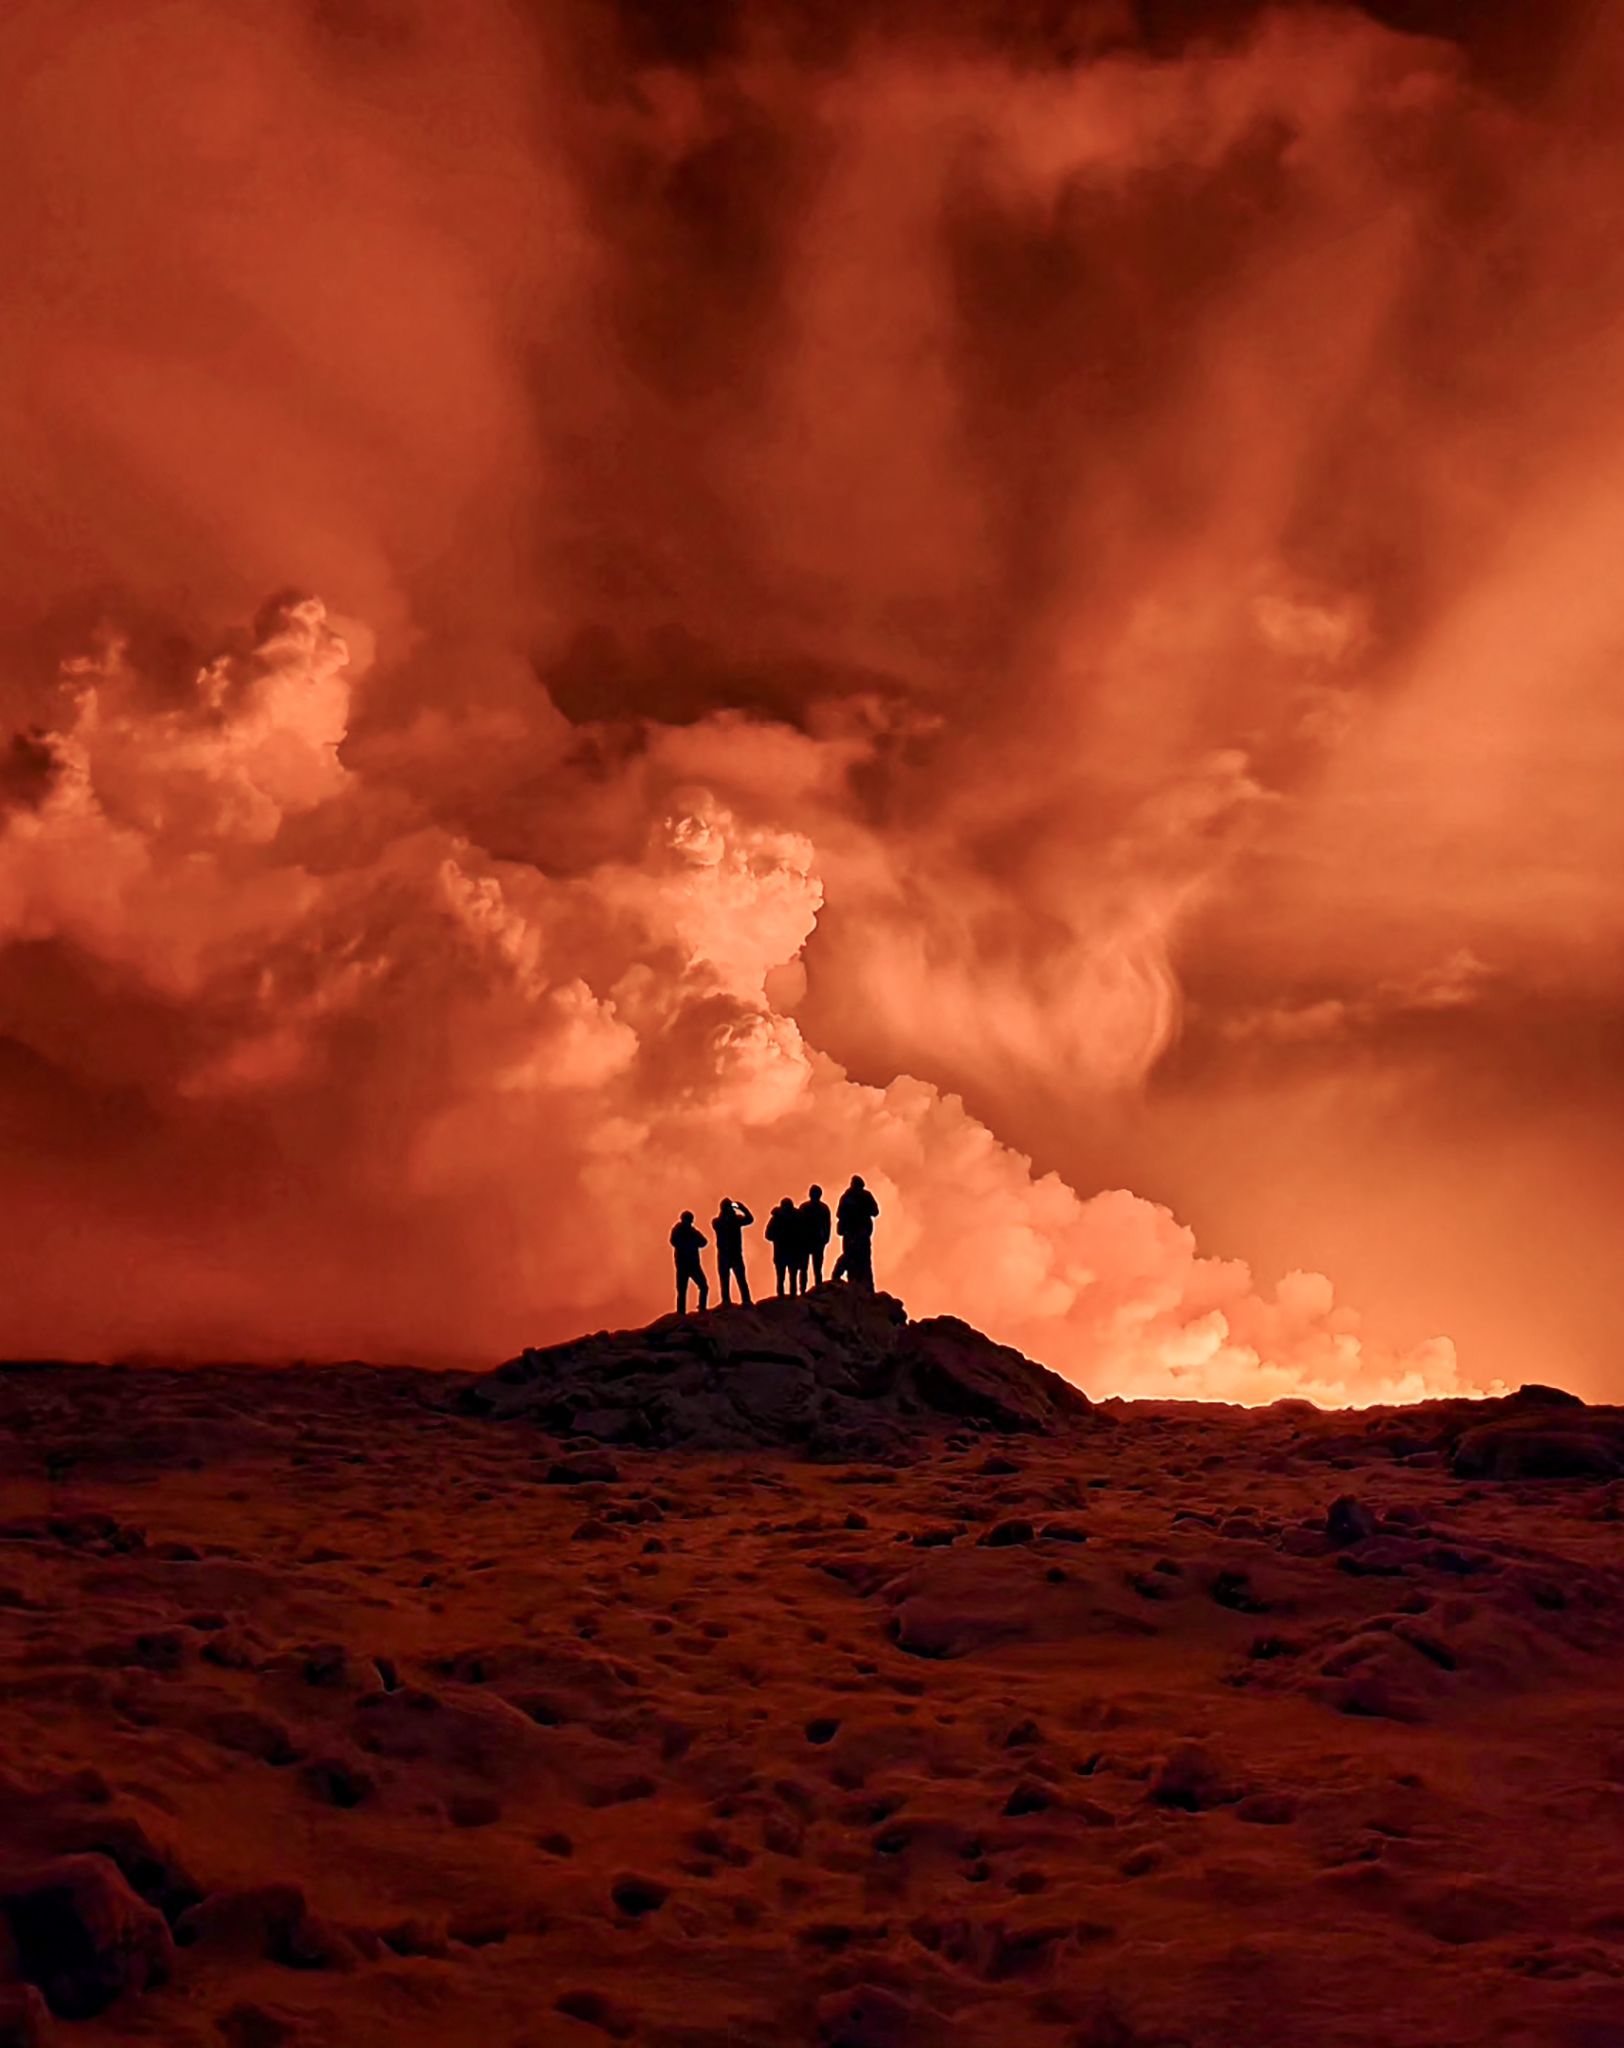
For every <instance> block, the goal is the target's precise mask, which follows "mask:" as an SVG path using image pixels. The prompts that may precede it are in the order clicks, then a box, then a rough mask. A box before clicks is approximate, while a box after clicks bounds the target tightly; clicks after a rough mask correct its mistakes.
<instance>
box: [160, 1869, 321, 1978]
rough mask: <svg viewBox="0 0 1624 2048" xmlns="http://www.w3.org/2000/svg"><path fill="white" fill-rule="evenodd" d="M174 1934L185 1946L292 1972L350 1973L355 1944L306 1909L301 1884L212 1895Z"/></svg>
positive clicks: (193, 1909) (181, 1921) (197, 1906)
mask: <svg viewBox="0 0 1624 2048" xmlns="http://www.w3.org/2000/svg"><path fill="white" fill-rule="evenodd" d="M175 1934H176V1937H177V1938H178V1940H179V1941H180V1942H181V1944H182V1946H183V1947H188V1948H189V1947H194V1946H203V1947H208V1948H211V1949H215V1950H217V1951H219V1952H220V1953H221V1954H224V1955H235V1956H241V1957H264V1958H265V1959H266V1960H268V1961H270V1962H273V1963H280V1964H282V1966H283V1967H284V1968H285V1969H289V1970H348V1969H353V1968H354V1966H355V1960H356V1954H355V1948H354V1945H353V1944H352V1943H351V1942H350V1941H349V1940H348V1939H347V1938H346V1937H345V1936H344V1935H343V1934H341V1933H340V1932H339V1931H338V1929H337V1928H335V1927H333V1926H331V1925H330V1924H329V1923H328V1922H327V1921H326V1920H324V1919H322V1918H321V1916H320V1915H319V1914H316V1913H312V1912H311V1911H310V1909H309V1907H308V1906H307V1905H306V1904H305V1896H304V1893H303V1892H302V1891H301V1890H300V1889H299V1887H298V1886H297V1885H292V1884H267V1885H257V1886H254V1887H252V1888H250V1889H248V1890H244V1891H219V1892H211V1893H210V1894H209V1896H208V1897H207V1898H206V1899H204V1900H203V1901H202V1902H201V1903H200V1904H198V1905H196V1906H194V1907H193V1908H192V1909H191V1911H190V1912H188V1913H184V1914H182V1916H181V1918H180V1920H179V1922H178V1923H177V1925H176V1928H175Z"/></svg>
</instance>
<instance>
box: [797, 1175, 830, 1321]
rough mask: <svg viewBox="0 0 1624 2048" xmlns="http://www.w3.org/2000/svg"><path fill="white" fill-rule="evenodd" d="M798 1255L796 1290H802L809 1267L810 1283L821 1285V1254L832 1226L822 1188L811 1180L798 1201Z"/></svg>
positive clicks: (827, 1245)
mask: <svg viewBox="0 0 1624 2048" xmlns="http://www.w3.org/2000/svg"><path fill="white" fill-rule="evenodd" d="M800 1215H801V1257H800V1262H799V1264H798V1265H797V1266H796V1269H795V1278H796V1288H795V1291H796V1293H797V1294H804V1293H805V1292H806V1286H807V1272H808V1268H810V1269H811V1278H812V1284H813V1286H814V1287H821V1286H822V1285H823V1255H824V1253H825V1252H826V1251H827V1250H828V1248H829V1238H830V1234H831V1232H832V1230H833V1227H834V1222H833V1218H832V1217H831V1216H830V1214H829V1204H828V1203H827V1202H826V1201H825V1200H824V1199H823V1190H822V1188H820V1187H818V1186H817V1185H816V1184H814V1185H813V1186H812V1187H809V1188H808V1189H807V1191H806V1200H805V1201H804V1202H803V1203H802V1204H801V1210H800Z"/></svg>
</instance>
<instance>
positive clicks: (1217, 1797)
mask: <svg viewBox="0 0 1624 2048" xmlns="http://www.w3.org/2000/svg"><path fill="white" fill-rule="evenodd" d="M1236 1796H1237V1795H1236V1793H1235V1792H1234V1790H1233V1789H1232V1788H1231V1787H1230V1785H1229V1783H1228V1780H1227V1779H1226V1778H1225V1776H1224V1773H1223V1772H1222V1771H1221V1770H1220V1769H1219V1767H1218V1765H1217V1763H1216V1762H1215V1761H1214V1760H1213V1758H1212V1757H1211V1756H1210V1755H1209V1754H1208V1752H1207V1751H1206V1750H1205V1749H1203V1748H1202V1746H1201V1745H1200V1743H1198V1742H1181V1743H1180V1744H1179V1746H1178V1748H1177V1749H1175V1750H1174V1751H1173V1753H1172V1754H1171V1755H1170V1756H1169V1757H1168V1758H1167V1760H1166V1761H1165V1762H1164V1763H1163V1764H1162V1765H1161V1767H1160V1768H1159V1769H1158V1770H1157V1772H1156V1773H1155V1775H1154V1776H1153V1777H1152V1779H1151V1781H1150V1797H1151V1799H1152V1800H1153V1801H1154V1802H1155V1803H1156V1805H1158V1806H1176V1807H1179V1808H1181V1809H1182V1810H1183V1811H1184V1812H1186V1813H1204V1812H1205V1811H1206V1810H1207V1808H1208V1807H1210V1806H1223V1805H1227V1804H1228V1803H1229V1802H1231V1801H1232V1800H1234V1799H1235V1798H1236Z"/></svg>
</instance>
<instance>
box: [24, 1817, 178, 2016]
mask: <svg viewBox="0 0 1624 2048" xmlns="http://www.w3.org/2000/svg"><path fill="white" fill-rule="evenodd" d="M0 1918H3V1919H4V1921H5V1923H6V1926H7V1929H8V1930H9V1934H10V1946H11V1950H12V1953H13V1956H14V1958H15V1969H16V1973H17V1975H18V1976H19V1977H21V1978H22V1979H23V1980H24V1981H25V1982H26V1983H29V1984H33V1985H36V1986H37V1987H38V1989H39V1990H40V1992H41V1993H42V1994H43V1995H44V1999H45V2003H46V2004H47V2005H48V2006H49V2007H50V2009H51V2011H52V2012H54V2013H56V2014H57V2015H58V2016H59V2017H60V2018H62V2019H68V2020H88V2019H94V2018H95V2016H96V2015H97V2013H99V2012H105V2011H106V2009H107V2007H108V2006H110V2005H111V2004H112V2003H113V2001H114V1999H116V1998H120V1997H122V1996H123V1995H124V1994H125V1993H127V1992H137V1991H144V1990H146V1988H147V1987H148V1985H150V1984H161V1983H162V1982H163V1981H164V1980H165V1979H166V1978H167V1977H168V1975H169V1972H170V1969H171V1967H172V1966H173V1963H174V1956H175V1944H174V1942H173V1940H172V1939H171V1937H170V1933H169V1928H168V1926H167V1925H166V1924H165V1921H164V1917H163V1915H162V1914H161V1913H159V1912H157V1911H156V1910H155V1909H154V1908H153V1907H151V1906H149V1905H148V1904H147V1903H146V1901H145V1900H144V1899H141V1898H138V1897H137V1896H136V1894H135V1893H134V1892H133V1891H132V1890H131V1889H130V1887H129V1885H128V1884H127V1883H126V1882H125V1880H124V1877H123V1874H122V1873H121V1872H120V1870H119V1868H118V1866H117V1865H116V1864H115V1863H113V1862H111V1861H109V1859H108V1858H107V1857H105V1856H62V1857H59V1858H58V1859H57V1860H56V1861H55V1862H54V1863H47V1864H42V1865H40V1866H38V1867H36V1868H34V1869H32V1870H29V1871H26V1872H24V1873H22V1874H20V1875H14V1876H11V1877H9V1878H7V1879H6V1880H5V1881H4V1883H3V1884H0Z"/></svg>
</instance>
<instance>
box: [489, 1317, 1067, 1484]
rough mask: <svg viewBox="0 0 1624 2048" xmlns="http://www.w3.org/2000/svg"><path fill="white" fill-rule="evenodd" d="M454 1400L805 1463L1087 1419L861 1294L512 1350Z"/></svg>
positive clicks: (935, 1320) (640, 1441)
mask: <svg viewBox="0 0 1624 2048" xmlns="http://www.w3.org/2000/svg"><path fill="white" fill-rule="evenodd" d="M453 1399H454V1401H455V1403H456V1405H457V1406H458V1407H459V1408H461V1409H462V1410H464V1411H465V1412H469V1413H474V1414H488V1415H493V1416H497V1417H508V1416H516V1417H524V1418H527V1419H529V1420H533V1421H535V1422H536V1423H538V1424H540V1425H541V1426H542V1427H544V1428H546V1429H548V1430H552V1431H556V1432H558V1433H560V1434H568V1435H574V1436H584V1437H592V1438H594V1439H596V1440H597V1441H599V1442H602V1443H615V1444H637V1445H646V1446H650V1447H661V1448H663V1447H667V1446H675V1445H687V1446H693V1447H697V1448H716V1449H724V1448H730V1447H742V1446H748V1445H759V1446H782V1447H788V1448H797V1449H800V1450H802V1451H804V1452H805V1453H806V1454H807V1455H809V1456H811V1457H816V1458H854V1457H856V1458H871V1457H877V1456H885V1455H887V1454H889V1453H893V1452H900V1451H904V1450H906V1449H908V1448H909V1447H910V1446H913V1445H921V1446H923V1445H925V1444H927V1443H928V1442H929V1440H930V1439H931V1438H932V1437H934V1436H940V1435H941V1434H942V1433H944V1432H946V1431H947V1430H950V1429H952V1428H953V1427H954V1426H955V1425H966V1424H967V1425H969V1426H970V1427H972V1428H979V1429H989V1430H994V1431H997V1432H1000V1433H1009V1434H1017V1433H1025V1434H1041V1435H1049V1434H1054V1433H1056V1432H1059V1431H1062V1430H1066V1429H1069V1428H1075V1427H1076V1426H1078V1425H1079V1424H1081V1423H1084V1422H1086V1421H1088V1420H1090V1419H1091V1418H1093V1417H1094V1416H1095V1415H1096V1412H1097V1411H1095V1410H1094V1408H1093V1406H1092V1404H1091V1403H1090V1402H1089V1400H1088V1397H1087V1396H1086V1395H1085V1394H1083V1393H1082V1392H1081V1391H1080V1390H1079V1389H1078V1388H1076V1387H1074V1386H1072V1385H1071V1383H1070V1382H1069V1381H1067V1380H1063V1379H1061V1377H1060V1376H1059V1374H1058V1373H1053V1372H1050V1371H1049V1369H1048V1368H1047V1367H1046V1366H1042V1365H1036V1364H1034V1363H1033V1361H1032V1360H1031V1359H1029V1358H1025V1357H1023V1356H1022V1355H1021V1353H1020V1352H1018V1351H1015V1350H1012V1349H1011V1348H1010V1347H1009V1346H1008V1345H1005V1344H995V1343H994V1342H993V1341H992V1339H991V1338H990V1337H984V1336H982V1334H981V1333H980V1331H979V1330H974V1329H972V1328H971V1327H970V1325H969V1324H968V1323H963V1322H960V1321H959V1319H958V1318H957V1317H956V1316H931V1317H927V1318H926V1319H925V1320H924V1321H922V1322H910V1321H909V1319H908V1315H907V1311H906V1310H905V1309H904V1308H903V1306H902V1304H901V1302H900V1301H897V1300H895V1299H894V1298H893V1297H892V1296H891V1295H888V1294H871V1293H869V1292H867V1291H866V1290H864V1289H862V1288H860V1287H825V1288H821V1289H819V1290H818V1291H817V1292H816V1293H813V1294H807V1295H803V1296H798V1297H797V1296H789V1295H786V1296H785V1297H784V1298H783V1299H781V1300H773V1301H764V1302H759V1303H757V1304H756V1306H755V1307H754V1308H750V1309H734V1310H731V1311H730V1312H729V1313H728V1314H726V1315H721V1314H717V1315H711V1316H700V1317H683V1316H663V1317H661V1319H660V1320H659V1321H658V1322H656V1323H651V1324H650V1325H649V1327H648V1328H647V1329H646V1330H622V1331H614V1332H610V1331H600V1332H599V1333H598V1334H597V1335H596V1336H592V1337H581V1338H577V1339H575V1340H574V1341H573V1342H571V1343H567V1344H555V1345H553V1346H551V1347H550V1348H548V1349H547V1350H542V1351H537V1350H527V1351H525V1352H523V1353H521V1354H520V1356H519V1357H517V1358H513V1359H509V1361H508V1362H507V1364H506V1365H503V1366H501V1367H499V1368H498V1369H497V1370H496V1371H495V1372H493V1373H489V1374H486V1375H484V1376H482V1377H480V1378H477V1379H473V1380H469V1381H466V1382H464V1383H463V1384H461V1385H460V1386H459V1387H458V1388H457V1390H456V1392H455V1394H454V1396H453Z"/></svg>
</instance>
